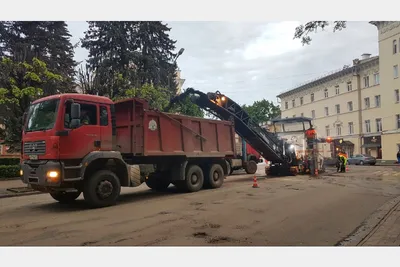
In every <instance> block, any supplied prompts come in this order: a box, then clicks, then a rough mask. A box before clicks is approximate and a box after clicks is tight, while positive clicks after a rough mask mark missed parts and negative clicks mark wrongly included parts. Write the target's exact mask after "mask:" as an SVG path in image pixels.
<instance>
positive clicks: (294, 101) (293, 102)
mask: <svg viewBox="0 0 400 267" xmlns="http://www.w3.org/2000/svg"><path fill="white" fill-rule="evenodd" d="M295 106H296V99H293V100H292V108H294V107H295Z"/></svg>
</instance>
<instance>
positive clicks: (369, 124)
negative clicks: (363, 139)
mask: <svg viewBox="0 0 400 267" xmlns="http://www.w3.org/2000/svg"><path fill="white" fill-rule="evenodd" d="M365 132H366V133H370V132H371V121H370V120H366V121H365Z"/></svg>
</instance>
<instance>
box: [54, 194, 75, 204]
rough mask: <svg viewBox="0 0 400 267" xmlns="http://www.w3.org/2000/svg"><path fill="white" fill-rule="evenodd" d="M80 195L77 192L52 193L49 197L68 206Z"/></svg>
mask: <svg viewBox="0 0 400 267" xmlns="http://www.w3.org/2000/svg"><path fill="white" fill-rule="evenodd" d="M80 195H81V191H78V192H53V193H50V196H51V197H52V198H54V199H55V200H57V201H58V202H60V203H61V204H69V203H72V202H74V201H75V199H77V198H78V197H79V196H80Z"/></svg>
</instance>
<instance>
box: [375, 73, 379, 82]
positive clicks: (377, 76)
mask: <svg viewBox="0 0 400 267" xmlns="http://www.w3.org/2000/svg"><path fill="white" fill-rule="evenodd" d="M378 84H379V73H375V74H374V85H378Z"/></svg>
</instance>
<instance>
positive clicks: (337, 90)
mask: <svg viewBox="0 0 400 267" xmlns="http://www.w3.org/2000/svg"><path fill="white" fill-rule="evenodd" d="M335 94H336V95H338V94H340V87H339V85H336V86H335Z"/></svg>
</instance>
